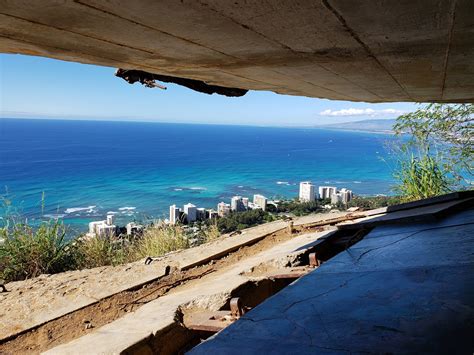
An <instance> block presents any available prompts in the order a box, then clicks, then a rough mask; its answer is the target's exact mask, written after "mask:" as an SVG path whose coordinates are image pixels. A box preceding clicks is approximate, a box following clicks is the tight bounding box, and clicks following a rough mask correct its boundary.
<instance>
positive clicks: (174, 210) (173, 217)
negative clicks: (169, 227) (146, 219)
mask: <svg viewBox="0 0 474 355" xmlns="http://www.w3.org/2000/svg"><path fill="white" fill-rule="evenodd" d="M179 212H180V211H179V208H178V207H176V205H171V206H170V224H176V222H177V221H178V220H179Z"/></svg>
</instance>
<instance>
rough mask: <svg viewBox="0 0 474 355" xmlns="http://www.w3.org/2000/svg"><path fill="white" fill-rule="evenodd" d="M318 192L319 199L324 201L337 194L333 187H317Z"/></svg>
mask: <svg viewBox="0 0 474 355" xmlns="http://www.w3.org/2000/svg"><path fill="white" fill-rule="evenodd" d="M318 192H319V198H320V199H326V198H331V196H332V195H333V194H335V193H336V192H337V189H336V187H335V186H319V191H318Z"/></svg>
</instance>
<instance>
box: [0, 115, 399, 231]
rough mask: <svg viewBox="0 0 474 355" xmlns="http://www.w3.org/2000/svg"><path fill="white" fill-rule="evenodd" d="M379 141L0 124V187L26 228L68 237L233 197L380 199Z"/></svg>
mask: <svg viewBox="0 0 474 355" xmlns="http://www.w3.org/2000/svg"><path fill="white" fill-rule="evenodd" d="M389 139H391V136H389V135H383V134H374V133H362V132H348V131H336V130H333V131H331V130H321V129H303V128H268V127H265V128H264V127H248V126H217V125H186V124H163V123H137V122H105V121H66V120H64V121H61V120H14V119H2V120H0V154H1V155H0V185H1V186H2V187H6V188H7V189H8V193H9V196H10V198H11V199H13V200H14V201H15V205H16V206H19V208H20V209H21V211H22V212H23V213H24V214H25V215H27V216H28V217H29V218H30V219H31V218H33V219H35V218H39V217H40V216H41V196H42V193H43V192H44V195H45V206H44V214H45V216H46V218H48V217H61V218H63V219H64V221H65V222H66V223H67V224H69V225H71V226H72V227H73V228H76V229H78V230H84V229H85V228H86V226H87V223H88V222H89V221H91V220H96V219H98V218H103V217H104V216H105V214H106V213H107V212H115V213H116V214H117V216H118V220H119V222H120V223H126V222H127V221H130V220H134V219H142V218H145V217H147V218H148V217H149V218H151V217H153V218H159V217H163V216H164V215H166V214H167V212H168V207H169V205H170V204H174V203H176V204H177V205H182V204H184V203H187V202H192V203H194V204H196V205H198V206H202V207H215V205H216V204H217V203H218V202H219V201H221V200H224V201H225V200H229V199H230V197H231V196H233V195H235V194H239V195H244V196H249V197H251V196H252V195H253V194H254V193H261V194H264V195H266V196H268V197H277V196H280V197H281V196H284V197H295V196H297V193H298V186H297V185H298V182H299V181H302V180H312V181H313V182H314V183H315V184H318V185H319V184H330V185H335V186H338V187H347V188H350V189H352V190H353V191H354V192H355V193H356V194H388V193H390V186H391V185H392V184H393V180H392V177H391V172H390V168H389V166H388V164H387V163H386V162H384V159H386V158H387V157H388V153H387V151H386V149H385V148H384V146H385V143H386V141H387V140H389Z"/></svg>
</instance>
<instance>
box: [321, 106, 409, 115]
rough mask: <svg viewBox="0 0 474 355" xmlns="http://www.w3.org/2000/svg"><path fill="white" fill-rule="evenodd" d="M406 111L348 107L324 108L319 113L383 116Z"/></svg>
mask: <svg viewBox="0 0 474 355" xmlns="http://www.w3.org/2000/svg"><path fill="white" fill-rule="evenodd" d="M403 113H404V111H401V110H396V109H394V108H386V109H383V110H374V109H371V108H347V109H342V110H337V111H333V110H331V109H327V110H324V111H322V112H320V113H319V114H320V115H321V116H371V117H375V116H383V115H401V114H403Z"/></svg>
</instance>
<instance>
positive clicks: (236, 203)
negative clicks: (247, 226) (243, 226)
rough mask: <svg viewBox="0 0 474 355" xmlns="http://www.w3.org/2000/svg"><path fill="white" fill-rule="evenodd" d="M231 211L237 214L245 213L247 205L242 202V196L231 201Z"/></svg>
mask: <svg viewBox="0 0 474 355" xmlns="http://www.w3.org/2000/svg"><path fill="white" fill-rule="evenodd" d="M247 204H248V200H247ZM230 209H231V210H232V211H236V212H241V211H245V205H244V202H243V201H242V196H234V197H232V199H231V200H230Z"/></svg>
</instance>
